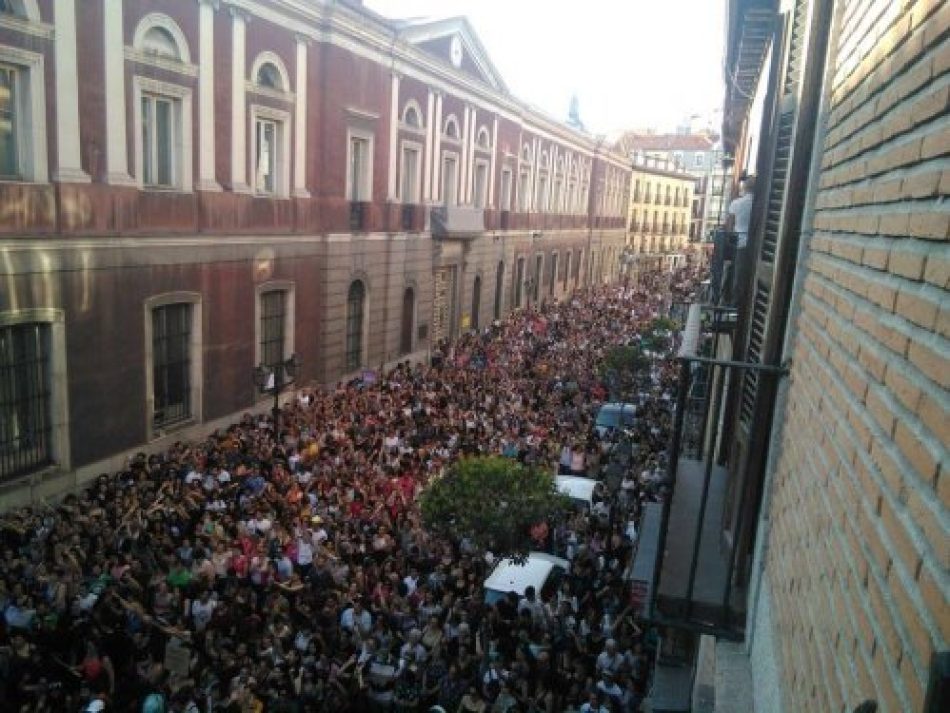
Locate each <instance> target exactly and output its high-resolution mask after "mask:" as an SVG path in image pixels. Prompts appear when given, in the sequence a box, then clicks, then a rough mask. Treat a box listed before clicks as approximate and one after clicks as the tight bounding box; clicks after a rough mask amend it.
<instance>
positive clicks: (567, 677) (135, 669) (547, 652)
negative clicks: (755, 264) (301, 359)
mask: <svg viewBox="0 0 950 713" xmlns="http://www.w3.org/2000/svg"><path fill="white" fill-rule="evenodd" d="M697 279H698V275H696V274H695V273H688V272H683V273H680V274H677V275H674V276H673V277H672V279H670V277H669V276H668V275H658V276H655V277H652V278H650V279H647V280H645V282H644V283H643V284H641V286H640V287H638V288H625V287H616V286H615V287H610V288H606V287H605V288H597V289H594V290H587V291H584V292H580V293H578V294H576V295H575V296H573V297H570V298H567V299H566V300H565V301H563V302H549V303H545V304H544V305H542V306H541V307H540V308H539V309H529V310H518V311H516V312H514V313H513V314H511V315H510V316H509V317H508V318H506V319H505V320H503V321H500V322H495V323H494V324H492V325H491V326H490V327H488V328H486V329H484V330H481V331H479V332H472V333H469V334H466V335H464V336H462V337H461V338H459V339H458V340H456V341H455V342H454V343H451V344H447V345H443V346H441V347H440V348H439V349H437V350H436V351H435V352H434V354H433V358H432V363H431V364H430V365H415V366H413V365H410V364H408V363H406V364H402V365H400V366H398V367H396V368H395V369H393V370H392V371H390V372H388V373H386V374H379V375H377V376H376V378H375V379H373V380H371V382H372V383H368V382H364V381H362V380H356V381H353V382H350V383H347V384H340V385H338V386H337V387H336V388H335V389H332V390H328V391H325V392H324V391H312V390H302V391H300V392H298V393H297V394H296V395H295V396H294V398H293V400H292V402H291V403H288V404H286V405H285V406H284V407H283V409H282V411H281V414H280V420H279V431H278V432H277V433H275V429H274V423H273V421H272V420H271V418H270V417H269V416H254V415H250V414H248V415H245V416H244V417H243V418H242V419H241V421H240V422H239V423H235V424H234V425H232V426H230V427H229V428H227V429H226V430H222V431H218V432H216V433H213V434H211V435H210V436H209V437H208V438H207V439H205V440H203V441H200V442H193V443H177V444H175V445H174V446H173V447H172V448H170V449H168V450H167V451H166V452H164V453H156V454H152V455H148V456H146V455H145V454H140V455H139V456H138V457H137V458H135V459H133V460H132V461H131V462H130V463H129V464H128V467H127V468H125V469H123V470H122V471H120V472H118V473H112V474H103V475H101V476H100V477H99V478H98V479H97V480H96V481H95V482H93V483H92V484H91V485H90V486H89V487H88V488H86V489H85V490H83V491H82V492H81V493H79V494H78V495H69V496H67V497H66V498H65V499H63V500H62V501H61V502H57V503H55V504H49V505H47V506H44V507H40V506H37V507H33V508H28V509H20V510H16V511H11V512H7V513H5V514H2V515H0V612H2V620H0V710H3V711H10V712H11V713H12V712H21V711H22V712H26V711H29V712H30V713H43V712H45V711H49V712H55V713H61V712H63V711H69V712H72V711H117V712H118V711H129V712H133V711H134V712H135V713H139V712H140V711H141V712H143V713H168V712H171V711H176V712H187V713H198V712H203V713H210V712H211V711H229V712H233V713H251V712H253V713H261V712H263V711H266V712H268V713H270V712H278V711H288V712H295V713H304V712H306V711H407V712H408V711H429V710H436V711H438V710H440V709H441V710H443V711H447V712H449V713H455V712H456V711H465V712H470V713H477V712H480V711H498V712H506V711H507V712H514V711H522V712H528V711H546V712H548V713H551V712H553V711H583V712H584V713H588V712H589V711H617V712H620V711H623V712H627V711H637V710H640V704H641V702H642V700H643V698H644V697H645V696H646V695H647V693H648V689H649V684H650V677H651V672H652V665H651V662H652V660H653V658H654V652H655V644H656V642H655V638H654V635H653V633H652V632H651V631H650V629H649V627H647V626H645V625H644V624H642V622H639V620H638V618H637V615H636V614H637V611H638V603H637V602H636V601H635V600H634V598H633V596H632V594H631V591H630V587H629V583H628V581H627V579H626V577H625V572H626V570H627V568H628V567H629V564H630V561H631V557H632V554H633V552H634V549H635V547H636V535H637V527H638V524H639V515H640V509H641V507H642V504H643V502H645V501H647V500H657V499H662V498H663V497H664V496H665V492H666V491H665V485H664V481H663V472H664V458H665V454H664V449H665V448H666V444H667V442H668V437H669V429H670V423H671V418H670V412H669V408H670V403H671V401H670V395H671V394H672V393H673V392H674V389H675V383H674V380H675V369H673V368H672V366H671V362H670V360H669V359H659V360H658V361H657V363H656V364H655V365H654V366H653V367H652V368H651V370H650V371H649V373H648V374H647V375H646V377H645V380H644V382H643V385H642V389H641V392H640V393H639V394H637V395H636V400H637V402H638V405H639V408H638V414H639V416H638V419H637V421H636V424H635V426H634V428H633V430H632V432H631V433H629V434H627V437H628V438H630V439H632V441H633V445H634V447H633V448H632V452H633V454H634V455H633V462H632V463H629V464H627V465H626V466H625V467H624V470H623V473H622V477H621V478H620V479H619V480H620V482H619V484H617V485H616V487H612V488H610V489H606V490H602V491H601V492H600V494H599V495H598V498H597V500H598V502H597V503H596V505H597V507H595V508H593V509H592V510H590V511H583V510H579V511H577V512H576V513H574V514H570V515H568V516H566V517H565V518H564V519H563V520H562V521H561V522H558V523H553V524H552V527H553V530H554V531H553V533H552V537H551V538H550V543H553V544H550V545H549V546H553V547H554V548H555V549H556V551H557V553H558V554H562V555H565V556H566V557H567V558H568V559H570V561H571V572H570V574H569V575H568V576H567V577H565V578H564V579H563V581H562V582H561V583H560V585H559V587H558V588H557V589H556V591H552V592H547V591H544V592H535V591H530V592H527V593H526V594H525V595H524V596H521V597H510V598H508V599H503V600H502V601H500V602H498V603H497V604H494V605H491V606H488V605H486V604H485V603H484V593H483V589H482V583H483V581H484V580H485V578H486V576H487V575H488V574H489V573H490V571H491V568H492V566H493V563H494V557H493V555H492V553H486V552H481V551H477V550H476V549H475V548H474V547H472V546H471V545H470V543H467V542H466V541H464V540H463V541H461V542H451V541H447V540H442V539H438V538H436V537H434V536H433V535H431V534H430V533H428V532H427V531H426V529H425V528H424V526H423V524H422V522H421V518H420V514H419V509H418V506H417V496H418V494H419V492H420V491H421V489H423V488H424V487H425V485H426V483H427V481H428V480H429V479H430V478H432V477H433V476H435V475H437V474H440V473H441V472H443V471H444V469H446V468H447V467H449V466H451V464H452V463H453V462H454V461H455V460H456V459H457V458H459V457H460V456H463V455H474V454H503V455H505V456H507V457H510V458H514V459H517V460H519V461H521V462H523V463H526V464H532V465H536V466H538V467H543V468H548V469H550V472H551V473H552V476H553V474H554V473H556V472H557V471H558V469H559V467H561V466H563V467H565V468H566V469H567V470H570V471H572V472H578V473H582V474H586V475H589V476H592V477H597V476H599V475H601V473H602V470H603V469H604V468H606V467H607V466H609V465H610V464H609V463H608V462H606V461H607V459H608V458H609V457H610V456H605V445H604V443H603V442H601V441H600V440H599V439H598V438H597V437H596V436H595V435H594V434H593V430H592V421H593V416H594V414H595V413H596V410H597V408H598V406H599V405H600V404H601V403H602V402H603V401H604V400H605V399H606V398H607V391H606V388H605V384H604V383H603V380H602V378H601V376H600V370H599V369H598V367H599V365H600V364H601V362H602V361H603V359H604V355H605V353H606V352H607V350H608V349H610V348H611V347H612V346H615V345H617V344H621V343H630V342H634V343H635V342H636V339H637V335H638V334H639V333H640V331H641V330H642V329H643V328H644V326H645V325H647V324H648V323H649V322H650V321H651V320H652V319H654V318H655V317H657V316H660V315H665V314H666V313H667V309H668V307H669V304H670V301H671V300H678V299H683V298H685V297H686V296H687V295H688V294H689V292H690V291H691V290H692V289H693V286H694V285H695V284H696V283H697Z"/></svg>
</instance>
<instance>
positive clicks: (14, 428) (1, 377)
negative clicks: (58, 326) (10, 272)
mask: <svg viewBox="0 0 950 713" xmlns="http://www.w3.org/2000/svg"><path fill="white" fill-rule="evenodd" d="M51 400H52V387H51V375H50V328H49V325H47V324H36V323H33V324H18V325H14V326H10V327H4V328H2V329H0V481H2V480H8V479H10V478H14V477H17V476H19V475H24V474H26V473H30V472H32V471H35V470H38V469H40V468H42V467H44V466H46V465H49V464H50V463H52V461H53V454H52V426H51V421H52V418H51Z"/></svg>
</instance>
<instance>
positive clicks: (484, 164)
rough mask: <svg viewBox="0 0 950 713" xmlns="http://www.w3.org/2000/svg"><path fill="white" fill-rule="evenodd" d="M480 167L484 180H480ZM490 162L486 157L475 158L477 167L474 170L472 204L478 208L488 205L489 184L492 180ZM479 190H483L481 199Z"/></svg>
mask: <svg viewBox="0 0 950 713" xmlns="http://www.w3.org/2000/svg"><path fill="white" fill-rule="evenodd" d="M479 169H481V170H483V171H484V173H483V174H482V180H481V181H479V176H478V172H479ZM490 170H491V168H490V167H489V163H488V161H487V160H486V159H483V158H477V159H475V168H474V169H473V171H472V205H473V206H474V207H476V208H487V207H488V184H489V182H490V180H491V179H490V177H489V171H490ZM479 190H480V191H481V200H479Z"/></svg>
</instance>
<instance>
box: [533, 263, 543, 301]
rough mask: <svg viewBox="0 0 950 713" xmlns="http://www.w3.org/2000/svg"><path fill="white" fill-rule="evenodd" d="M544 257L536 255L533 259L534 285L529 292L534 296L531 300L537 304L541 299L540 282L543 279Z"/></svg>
mask: <svg viewBox="0 0 950 713" xmlns="http://www.w3.org/2000/svg"><path fill="white" fill-rule="evenodd" d="M543 268H544V255H538V256H537V257H536V258H535V259H534V285H533V286H532V287H533V289H532V290H531V291H532V292H533V293H534V294H533V295H532V299H534V301H535V302H537V301H538V300H539V299H540V298H541V280H543V279H544V272H543Z"/></svg>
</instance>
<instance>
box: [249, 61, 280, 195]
mask: <svg viewBox="0 0 950 713" xmlns="http://www.w3.org/2000/svg"><path fill="white" fill-rule="evenodd" d="M265 66H268V67H269V66H272V65H265ZM261 69H262V71H263V67H262V68H261ZM280 129H281V127H280V125H279V124H278V122H276V121H274V120H272V119H256V120H255V122H254V141H255V146H256V151H255V156H254V166H255V171H254V188H255V189H256V190H257V192H258V193H268V194H272V193H277V161H278V157H279V154H278V151H279V142H278V138H279V137H278V132H279V131H280Z"/></svg>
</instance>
